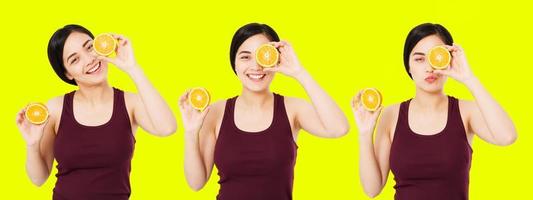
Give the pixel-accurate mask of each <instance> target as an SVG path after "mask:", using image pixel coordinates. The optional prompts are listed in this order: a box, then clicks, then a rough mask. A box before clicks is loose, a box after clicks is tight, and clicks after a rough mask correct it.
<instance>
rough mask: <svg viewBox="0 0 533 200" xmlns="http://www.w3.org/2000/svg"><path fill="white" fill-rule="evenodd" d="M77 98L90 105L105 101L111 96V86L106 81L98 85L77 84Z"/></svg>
mask: <svg viewBox="0 0 533 200" xmlns="http://www.w3.org/2000/svg"><path fill="white" fill-rule="evenodd" d="M75 96H76V97H77V99H79V100H82V101H85V102H88V103H89V104H91V105H95V104H100V103H101V102H107V101H108V100H109V98H110V97H111V98H113V88H111V86H109V84H108V83H107V82H105V83H102V84H98V85H90V86H87V85H79V90H78V91H76V95H75Z"/></svg>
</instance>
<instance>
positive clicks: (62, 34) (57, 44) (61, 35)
mask: <svg viewBox="0 0 533 200" xmlns="http://www.w3.org/2000/svg"><path fill="white" fill-rule="evenodd" d="M73 32H79V33H85V34H87V35H89V36H90V37H91V38H93V39H94V35H93V34H92V33H91V32H90V31H89V30H87V29H86V28H85V27H83V26H80V25H77V24H69V25H66V26H64V27H63V28H60V29H58V30H57V31H56V32H55V33H54V34H53V35H52V37H51V38H50V41H48V61H50V65H52V68H53V69H54V71H55V72H56V74H57V76H59V78H61V80H63V81H65V82H66V83H68V84H71V85H78V84H77V83H76V81H75V80H74V79H69V78H68V77H67V75H66V69H65V65H64V63H63V48H64V47H65V41H66V40H67V38H68V36H69V35H70V34H71V33H73Z"/></svg>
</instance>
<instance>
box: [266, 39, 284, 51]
mask: <svg viewBox="0 0 533 200" xmlns="http://www.w3.org/2000/svg"><path fill="white" fill-rule="evenodd" d="M268 44H270V45H272V46H274V47H276V49H279V48H280V47H281V46H282V44H281V42H276V41H272V42H269V43H268Z"/></svg>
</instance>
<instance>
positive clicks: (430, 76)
mask: <svg viewBox="0 0 533 200" xmlns="http://www.w3.org/2000/svg"><path fill="white" fill-rule="evenodd" d="M438 78H439V77H437V76H435V75H429V76H428V77H426V78H425V79H424V80H425V81H426V82H428V83H434V82H435V81H437V79H438Z"/></svg>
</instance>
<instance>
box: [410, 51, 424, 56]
mask: <svg viewBox="0 0 533 200" xmlns="http://www.w3.org/2000/svg"><path fill="white" fill-rule="evenodd" d="M414 55H422V56H425V55H426V54H424V53H421V52H415V53H413V56H414Z"/></svg>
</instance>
